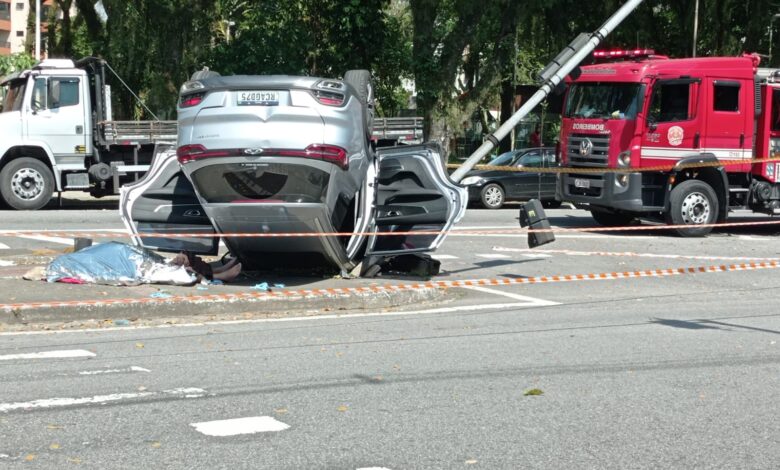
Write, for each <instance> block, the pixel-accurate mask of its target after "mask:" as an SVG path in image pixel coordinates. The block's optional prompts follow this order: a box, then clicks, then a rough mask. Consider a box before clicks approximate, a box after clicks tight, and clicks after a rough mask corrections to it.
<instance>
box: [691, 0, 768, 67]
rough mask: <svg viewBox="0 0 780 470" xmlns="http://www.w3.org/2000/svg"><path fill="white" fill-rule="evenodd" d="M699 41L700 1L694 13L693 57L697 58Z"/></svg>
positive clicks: (697, 1)
mask: <svg viewBox="0 0 780 470" xmlns="http://www.w3.org/2000/svg"><path fill="white" fill-rule="evenodd" d="M698 39H699V0H696V10H695V11H694V13H693V57H696V41H698ZM770 42H771V41H770Z"/></svg>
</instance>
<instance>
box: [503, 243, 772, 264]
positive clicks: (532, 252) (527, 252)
mask: <svg viewBox="0 0 780 470" xmlns="http://www.w3.org/2000/svg"><path fill="white" fill-rule="evenodd" d="M493 250H494V251H499V252H509V253H521V256H551V254H560V255H568V256H617V257H620V256H625V257H634V258H662V259H686V260H704V261H780V258H772V257H767V258H759V257H751V256H697V255H676V254H660V253H636V252H633V251H576V250H539V249H536V248H507V247H503V246H494V247H493Z"/></svg>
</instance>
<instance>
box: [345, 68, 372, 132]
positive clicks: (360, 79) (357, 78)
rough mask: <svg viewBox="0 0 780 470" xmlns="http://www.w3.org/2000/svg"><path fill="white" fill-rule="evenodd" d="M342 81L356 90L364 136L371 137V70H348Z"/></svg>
mask: <svg viewBox="0 0 780 470" xmlns="http://www.w3.org/2000/svg"><path fill="white" fill-rule="evenodd" d="M344 81H345V82H346V83H348V84H349V85H351V86H352V88H354V89H355V91H357V95H358V98H359V99H360V103H361V104H362V105H363V123H364V124H365V126H366V127H365V131H366V138H368V139H369V140H370V139H371V132H372V130H373V126H374V89H373V86H372V85H371V72H369V71H368V70H348V71H347V73H345V74H344Z"/></svg>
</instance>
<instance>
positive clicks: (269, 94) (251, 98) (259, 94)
mask: <svg viewBox="0 0 780 470" xmlns="http://www.w3.org/2000/svg"><path fill="white" fill-rule="evenodd" d="M278 104H279V92H278V91H260V90H258V91H239V92H238V105H239V106H276V105H278Z"/></svg>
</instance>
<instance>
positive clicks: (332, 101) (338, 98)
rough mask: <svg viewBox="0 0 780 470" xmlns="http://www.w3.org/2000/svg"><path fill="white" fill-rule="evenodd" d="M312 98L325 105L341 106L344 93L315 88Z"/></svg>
mask: <svg viewBox="0 0 780 470" xmlns="http://www.w3.org/2000/svg"><path fill="white" fill-rule="evenodd" d="M314 98H315V99H316V100H317V102H319V103H320V104H324V105H325V106H341V105H342V104H344V95H342V94H341V93H334V92H332V91H322V90H317V91H315V92H314Z"/></svg>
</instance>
